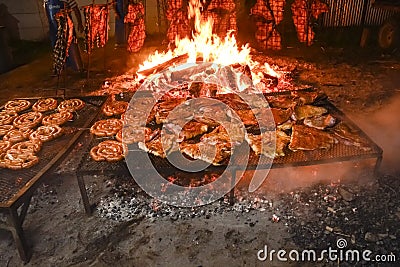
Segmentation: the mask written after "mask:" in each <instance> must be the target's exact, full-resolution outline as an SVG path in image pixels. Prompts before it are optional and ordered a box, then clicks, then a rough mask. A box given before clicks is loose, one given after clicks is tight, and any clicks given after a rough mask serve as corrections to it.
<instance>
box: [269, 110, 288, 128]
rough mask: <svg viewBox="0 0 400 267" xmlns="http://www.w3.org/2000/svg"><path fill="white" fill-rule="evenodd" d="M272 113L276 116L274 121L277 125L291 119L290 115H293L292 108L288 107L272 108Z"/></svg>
mask: <svg viewBox="0 0 400 267" xmlns="http://www.w3.org/2000/svg"><path fill="white" fill-rule="evenodd" d="M271 112H272V115H273V116H274V121H275V124H276V125H280V124H282V123H285V122H287V121H288V120H289V118H290V116H292V110H291V109H290V108H288V109H280V108H271Z"/></svg>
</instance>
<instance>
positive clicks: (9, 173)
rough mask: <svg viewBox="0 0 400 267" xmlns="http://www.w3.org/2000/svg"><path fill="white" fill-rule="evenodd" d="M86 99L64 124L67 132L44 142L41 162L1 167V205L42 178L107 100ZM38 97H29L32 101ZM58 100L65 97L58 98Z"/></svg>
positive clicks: (12, 200) (12, 199)
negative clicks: (50, 164)
mask: <svg viewBox="0 0 400 267" xmlns="http://www.w3.org/2000/svg"><path fill="white" fill-rule="evenodd" d="M80 99H82V100H83V101H85V103H86V105H85V107H84V108H83V109H82V110H80V111H78V112H77V113H76V114H75V115H74V117H75V118H74V120H73V121H71V122H67V123H66V124H64V125H63V129H64V131H65V134H64V135H63V136H62V137H59V138H57V139H55V140H52V141H50V142H46V143H44V144H43V147H42V149H41V151H40V152H39V153H38V154H37V155H38V156H39V159H40V160H39V163H38V164H37V165H35V166H33V167H32V168H29V169H23V170H8V169H0V207H7V206H10V205H12V203H13V202H14V201H16V200H17V199H18V197H20V196H21V195H23V194H24V192H25V191H26V190H28V189H29V188H30V187H31V186H33V184H34V183H35V182H36V180H38V179H39V178H40V176H41V175H43V174H45V172H46V171H47V170H48V169H49V168H50V167H51V166H49V163H50V162H53V161H54V160H55V158H56V157H57V156H59V157H58V158H60V157H61V156H62V155H59V153H60V151H63V150H64V151H65V149H66V146H68V145H72V144H70V143H69V142H70V141H71V140H72V139H73V138H74V136H76V135H77V134H80V131H82V129H81V128H82V127H85V125H87V124H88V123H89V122H90V121H91V120H92V119H93V116H94V115H93V114H97V112H98V110H99V107H100V106H101V105H102V103H103V102H104V100H105V97H94V96H93V97H80ZM36 100H37V99H29V101H31V102H32V103H34V102H36ZM57 100H58V102H60V101H62V100H63V99H60V98H59V99H57ZM28 111H29V110H28Z"/></svg>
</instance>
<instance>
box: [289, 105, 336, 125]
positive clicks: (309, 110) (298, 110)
mask: <svg viewBox="0 0 400 267" xmlns="http://www.w3.org/2000/svg"><path fill="white" fill-rule="evenodd" d="M327 112H328V110H327V109H326V108H323V107H316V106H312V105H304V106H296V107H295V108H294V113H293V115H294V116H293V117H294V119H295V120H298V121H299V120H302V119H305V118H310V117H314V116H321V115H323V114H325V113H327Z"/></svg>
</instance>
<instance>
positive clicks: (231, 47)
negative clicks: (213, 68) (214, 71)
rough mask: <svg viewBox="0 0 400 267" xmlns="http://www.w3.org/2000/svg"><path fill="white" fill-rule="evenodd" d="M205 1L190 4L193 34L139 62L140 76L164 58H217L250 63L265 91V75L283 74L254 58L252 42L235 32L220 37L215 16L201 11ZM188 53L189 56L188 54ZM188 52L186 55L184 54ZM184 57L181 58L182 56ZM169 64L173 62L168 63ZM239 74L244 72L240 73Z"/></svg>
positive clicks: (253, 77)
mask: <svg viewBox="0 0 400 267" xmlns="http://www.w3.org/2000/svg"><path fill="white" fill-rule="evenodd" d="M201 8H202V4H201V3H200V1H199V0H191V1H190V3H189V7H188V15H189V19H194V32H193V33H192V38H188V37H185V38H180V36H176V39H175V45H176V47H175V48H174V49H173V50H168V51H166V52H161V53H159V52H158V51H156V52H155V53H154V54H152V55H150V56H149V58H148V59H147V60H146V61H145V62H143V63H142V64H141V65H140V66H139V70H138V72H137V73H138V78H139V80H140V79H143V78H145V76H144V75H143V74H142V73H143V72H146V71H147V70H149V69H153V70H160V69H157V66H159V65H160V64H162V63H164V62H169V61H171V60H174V59H177V60H176V61H177V62H178V63H195V62H198V61H203V62H213V63H215V64H219V65H223V66H236V67H237V66H239V65H240V66H242V67H246V66H247V67H248V69H249V70H250V72H249V73H246V74H247V75H249V76H250V78H251V80H252V81H253V83H254V85H255V86H256V87H257V88H258V89H260V90H261V91H265V90H266V88H265V85H264V84H263V80H264V79H279V78H280V77H281V76H282V75H280V74H278V72H276V71H274V69H273V68H272V67H271V66H270V65H269V64H268V63H265V64H261V63H260V62H257V61H254V60H253V59H252V57H251V48H250V46H249V44H245V45H242V46H241V47H239V45H238V43H237V41H236V38H235V34H234V33H233V32H232V31H231V32H228V33H227V35H226V36H225V38H223V39H222V38H220V37H219V36H218V35H217V34H215V33H213V24H214V21H213V18H212V17H204V16H203V15H202V14H201ZM184 55H185V56H184ZM182 56H184V57H182ZM179 59H181V60H179ZM168 67H169V66H168ZM238 75H240V74H239V73H238ZM245 87H246V86H245V85H240V84H239V89H240V90H244V89H246V88H245Z"/></svg>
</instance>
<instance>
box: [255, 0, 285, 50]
mask: <svg viewBox="0 0 400 267" xmlns="http://www.w3.org/2000/svg"><path fill="white" fill-rule="evenodd" d="M285 3H286V1H285V0H257V3H256V4H255V5H254V6H253V7H252V9H251V14H252V15H253V16H254V17H255V20H256V26H257V31H256V40H257V42H258V45H259V46H260V47H261V48H262V49H274V50H279V49H281V35H280V33H279V32H278V30H277V28H276V27H277V25H279V24H280V23H281V22H282V20H283V11H284V7H285Z"/></svg>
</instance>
